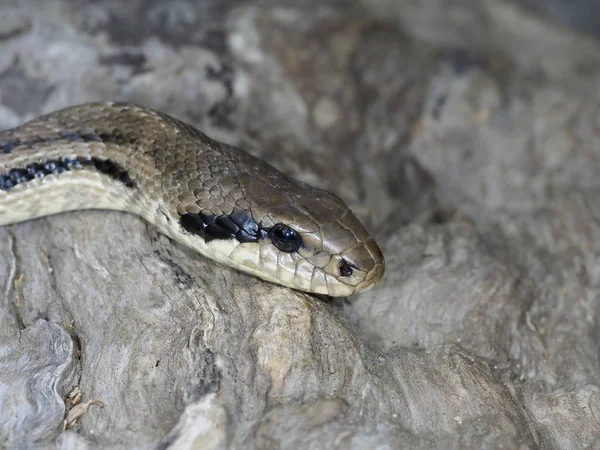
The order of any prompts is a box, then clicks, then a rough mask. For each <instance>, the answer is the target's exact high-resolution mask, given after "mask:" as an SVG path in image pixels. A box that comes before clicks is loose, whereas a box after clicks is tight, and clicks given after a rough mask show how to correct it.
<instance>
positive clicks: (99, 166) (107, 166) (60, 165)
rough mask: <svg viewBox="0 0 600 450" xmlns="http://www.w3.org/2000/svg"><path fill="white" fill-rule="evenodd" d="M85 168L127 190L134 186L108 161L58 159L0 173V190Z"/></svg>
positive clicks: (126, 174) (123, 172)
mask: <svg viewBox="0 0 600 450" xmlns="http://www.w3.org/2000/svg"><path fill="white" fill-rule="evenodd" d="M86 166H87V167H94V168H95V169H96V170H97V171H98V172H100V173H102V174H104V175H107V176H109V177H110V178H112V179H114V180H117V181H120V182H121V183H123V184H124V185H125V186H127V187H129V188H132V187H134V186H135V183H134V182H133V180H132V179H131V178H130V176H129V174H128V173H127V171H126V170H123V168H121V166H119V165H118V164H117V163H115V162H114V161H111V160H110V159H100V158H60V159H52V160H47V161H42V162H39V163H33V164H29V165H27V166H25V167H22V168H14V169H10V170H8V171H6V172H4V173H0V190H2V191H9V190H10V189H11V188H13V187H15V186H16V185H17V184H21V183H26V182H28V181H31V180H33V179H34V178H44V177H45V176H47V175H51V174H55V175H57V174H61V173H63V172H66V171H68V170H73V169H82V168H83V167H86Z"/></svg>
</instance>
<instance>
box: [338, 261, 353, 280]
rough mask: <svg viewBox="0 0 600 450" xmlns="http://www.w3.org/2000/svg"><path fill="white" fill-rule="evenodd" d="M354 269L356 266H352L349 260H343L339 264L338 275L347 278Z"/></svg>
mask: <svg viewBox="0 0 600 450" xmlns="http://www.w3.org/2000/svg"><path fill="white" fill-rule="evenodd" d="M354 269H356V266H353V265H352V264H350V263H349V262H347V261H344V262H343V263H342V265H341V266H340V277H344V278H347V277H350V276H352V274H353V273H354Z"/></svg>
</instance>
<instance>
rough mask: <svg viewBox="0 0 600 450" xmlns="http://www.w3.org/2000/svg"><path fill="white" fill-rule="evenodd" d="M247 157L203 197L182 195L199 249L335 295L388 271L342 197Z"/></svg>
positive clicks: (187, 226)
mask: <svg viewBox="0 0 600 450" xmlns="http://www.w3.org/2000/svg"><path fill="white" fill-rule="evenodd" d="M244 158H245V160H244V161H243V164H241V163H238V164H237V165H238V166H243V167H249V168H250V170H248V171H245V172H240V173H237V174H230V175H228V176H224V177H221V178H220V179H219V181H218V183H215V181H211V183H212V186H209V185H203V186H202V189H196V190H195V192H196V197H201V198H199V199H197V198H196V199H195V198H193V196H192V197H190V196H189V195H188V196H187V197H186V196H183V197H181V199H182V200H183V202H182V203H180V204H179V205H178V208H177V209H178V213H179V216H180V224H181V226H182V228H183V231H184V232H187V233H188V234H194V235H196V236H199V237H200V238H201V239H202V240H203V241H204V242H201V243H199V244H198V243H197V244H198V245H199V246H200V247H201V248H196V250H198V251H200V252H201V253H204V254H207V255H208V256H210V257H212V258H213V259H216V260H218V261H220V262H223V263H225V264H227V265H229V266H232V267H234V268H236V269H238V270H241V271H244V272H247V273H250V274H253V275H256V276H258V277H260V278H262V279H265V280H268V281H271V282H274V283H277V284H281V285H283V286H287V287H290V288H293V289H299V290H303V291H307V292H313V293H318V294H325V295H329V296H335V297H340V296H349V295H353V294H356V293H358V292H361V291H364V290H365V289H368V288H370V287H372V286H374V285H375V284H376V283H377V282H378V281H379V280H380V279H381V278H382V276H383V273H384V258H383V255H382V253H381V250H380V249H379V247H378V246H377V244H376V243H375V241H374V240H373V238H372V237H371V236H370V235H369V233H368V232H367V230H366V229H365V227H364V226H363V224H362V223H361V222H360V220H358V218H357V217H356V216H355V215H354V214H353V213H352V211H350V209H349V208H348V207H347V206H346V205H345V204H344V202H343V201H342V200H341V199H340V198H338V197H337V196H335V195H334V194H332V193H330V192H327V191H324V190H321V189H317V188H314V187H312V186H310V185H308V184H306V183H302V182H300V181H297V180H295V179H293V178H290V177H288V176H286V175H284V174H283V173H281V172H279V171H277V170H276V169H275V168H273V167H271V166H270V165H268V164H266V163H264V162H263V161H260V160H257V159H254V158H250V159H249V158H248V156H247V155H245V156H244ZM207 193H208V194H207ZM190 202H191V203H190ZM186 244H188V245H192V246H194V243H193V242H192V241H191V240H188V242H186ZM198 245H196V247H198Z"/></svg>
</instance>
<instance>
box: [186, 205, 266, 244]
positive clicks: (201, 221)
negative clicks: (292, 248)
mask: <svg viewBox="0 0 600 450" xmlns="http://www.w3.org/2000/svg"><path fill="white" fill-rule="evenodd" d="M179 224H180V225H181V227H182V228H183V229H184V230H186V231H187V232H188V233H191V234H195V235H196V236H200V237H201V238H202V239H204V241H205V242H210V241H212V240H214V239H218V240H226V239H235V240H237V241H238V242H242V243H243V242H258V240H259V239H265V238H266V237H267V233H268V230H265V229H263V228H260V227H259V226H258V224H257V223H256V222H255V221H254V219H253V218H252V216H251V215H250V214H249V213H247V212H246V211H242V210H240V209H236V210H235V211H233V212H232V213H231V214H229V215H227V214H223V215H220V216H215V215H213V214H210V213H209V214H205V213H202V212H201V213H199V214H184V215H182V216H181V218H180V219H179Z"/></svg>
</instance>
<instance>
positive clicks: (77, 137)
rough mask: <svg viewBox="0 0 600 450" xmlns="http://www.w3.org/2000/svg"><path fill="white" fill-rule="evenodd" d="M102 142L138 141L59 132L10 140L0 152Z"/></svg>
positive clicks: (0, 145) (113, 135) (111, 135)
mask: <svg viewBox="0 0 600 450" xmlns="http://www.w3.org/2000/svg"><path fill="white" fill-rule="evenodd" d="M60 141H67V142H102V143H105V144H108V143H112V144H120V145H127V144H135V143H136V142H137V141H138V138H137V137H135V136H123V135H121V134H118V133H99V134H98V133H96V132H95V131H93V130H86V129H83V130H76V131H72V130H63V131H60V132H59V133H58V134H57V135H56V136H47V137H39V136H38V137H35V138H32V139H26V140H23V139H19V138H15V139H11V140H9V141H7V142H5V143H0V152H2V153H11V152H12V151H13V149H15V148H16V147H21V146H23V147H27V148H31V147H33V146H34V145H36V144H42V143H45V144H50V143H53V142H60Z"/></svg>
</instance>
